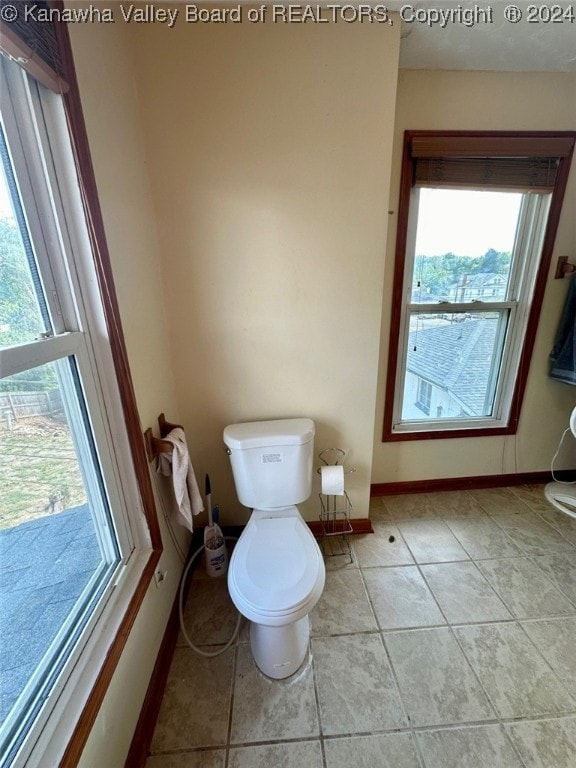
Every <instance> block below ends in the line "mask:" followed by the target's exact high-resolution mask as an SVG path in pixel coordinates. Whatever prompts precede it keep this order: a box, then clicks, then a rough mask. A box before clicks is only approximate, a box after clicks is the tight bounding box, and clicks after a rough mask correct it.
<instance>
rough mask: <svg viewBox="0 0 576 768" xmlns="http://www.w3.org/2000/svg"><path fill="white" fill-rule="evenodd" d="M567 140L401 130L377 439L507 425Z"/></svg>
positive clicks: (536, 304) (520, 379) (544, 264)
mask: <svg viewBox="0 0 576 768" xmlns="http://www.w3.org/2000/svg"><path fill="white" fill-rule="evenodd" d="M575 135H576V134H568V133H562V134H510V133H506V134H473V133H434V132H416V131H409V132H407V133H406V135H405V148H404V165H403V177H402V184H401V199H400V209H399V219H398V234H397V250H396V268H395V284H394V299H393V309H392V321H391V336H390V362H389V369H388V381H387V388H386V405H385V423H384V439H385V440H401V439H417V438H426V439H428V438H432V437H454V436H464V435H479V434H506V433H510V432H513V431H515V428H516V423H517V419H518V414H519V410H520V404H521V399H522V394H523V390H524V386H525V378H526V374H527V364H526V363H527V361H528V360H529V357H530V352H531V348H532V345H533V341H534V334H535V328H536V325H537V321H538V313H539V309H540V304H541V300H542V294H543V290H544V281H545V278H546V274H547V270H548V267H549V263H550V257H551V250H552V245H553V242H554V236H555V229H556V226H557V222H558V217H559V211H560V208H561V203H562V196H563V192H564V187H565V184H566V179H567V175H568V170H569V165H570V159H571V155H572V151H573V146H574V137H575ZM521 363H522V365H521ZM432 400H433V401H434V402H433V405H432Z"/></svg>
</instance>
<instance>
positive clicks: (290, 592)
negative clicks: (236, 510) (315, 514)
mask: <svg viewBox="0 0 576 768" xmlns="http://www.w3.org/2000/svg"><path fill="white" fill-rule="evenodd" d="M261 515H262V513H260V514H258V515H254V514H253V517H252V518H251V519H250V522H249V523H248V525H247V526H246V528H245V530H244V533H243V534H242V536H241V537H240V539H239V541H238V543H237V544H236V546H235V548H234V552H233V554H232V559H231V562H230V567H229V570H228V587H229V590H230V596H231V598H232V600H233V602H234V604H235V605H236V607H237V608H238V610H239V611H240V613H242V614H243V615H244V616H246V618H248V619H250V621H254V622H257V623H261V624H268V625H270V626H281V625H284V624H288V623H290V622H293V621H296V620H298V619H299V618H301V617H303V616H305V615H306V614H307V613H308V612H309V611H310V610H311V608H312V606H313V605H314V604H315V603H316V602H317V600H318V598H319V597H320V595H321V593H322V590H323V588H324V579H325V570H324V561H323V559H322V555H321V553H320V549H319V547H318V544H317V543H316V540H315V539H314V536H313V535H312V533H311V531H310V529H309V528H308V526H307V525H306V523H304V521H303V520H302V518H301V517H300V515H299V514H298V513H296V515H290V514H289V515H288V516H282V517H271V516H269V517H266V516H261Z"/></svg>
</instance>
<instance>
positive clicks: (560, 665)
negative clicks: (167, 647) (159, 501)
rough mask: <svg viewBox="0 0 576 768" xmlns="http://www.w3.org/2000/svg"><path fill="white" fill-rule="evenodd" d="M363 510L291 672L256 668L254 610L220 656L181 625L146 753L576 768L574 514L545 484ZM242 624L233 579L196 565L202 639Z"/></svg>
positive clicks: (299, 767)
mask: <svg viewBox="0 0 576 768" xmlns="http://www.w3.org/2000/svg"><path fill="white" fill-rule="evenodd" d="M370 514H371V518H372V520H373V525H374V529H375V534H371V535H366V536H354V537H351V540H352V547H353V554H354V561H353V563H347V564H343V563H342V559H339V558H330V559H329V560H328V562H327V579H326V587H325V590H324V594H323V596H322V598H321V599H320V601H319V603H318V605H317V606H316V608H315V609H314V611H313V613H312V614H311V622H312V640H311V655H310V657H309V659H308V660H307V663H306V664H305V665H304V667H303V668H302V669H301V670H300V672H298V673H297V674H296V675H294V676H293V677H292V678H289V679H287V680H284V681H271V680H269V679H267V678H266V677H264V676H263V675H262V674H261V673H260V672H259V671H258V670H257V669H256V667H255V666H254V663H253V661H252V658H251V654H250V646H249V642H248V640H249V637H248V629H247V626H246V625H245V624H243V625H242V627H241V631H240V634H239V638H238V642H237V643H236V644H235V645H234V646H233V647H231V648H230V649H229V650H227V651H226V652H225V653H224V654H223V655H221V656H219V657H217V658H200V657H198V656H197V655H195V654H194V652H193V651H192V650H190V649H189V648H188V647H187V646H186V644H185V642H184V641H183V638H182V637H181V638H180V640H179V643H178V647H177V649H176V653H175V656H174V660H173V663H172V667H171V671H170V676H169V680H168V685H167V688H166V692H165V695H164V699H163V701H162V706H161V710H160V714H159V718H158V722H157V725H156V729H155V732H154V736H153V741H152V747H151V756H150V757H149V758H148V761H147V763H146V766H147V768H176V767H177V768H277V767H279V768H322V767H325V768H349V766H358V767H359V768H363V767H364V766H371V768H486V767H488V768H521V767H522V766H523V767H524V768H575V766H576V520H571V519H570V518H568V517H564V516H562V515H561V514H560V513H557V512H555V511H554V510H553V509H552V508H551V507H549V505H548V504H547V503H546V501H545V500H544V497H543V493H542V487H541V486H523V487H518V488H509V489H508V488H506V489H490V490H481V491H470V492H454V493H452V492H450V493H433V494H426V495H411V496H397V497H384V498H377V499H373V500H372V504H371V513H370ZM392 537H393V538H392ZM234 623H235V614H234V610H233V608H232V606H231V603H230V601H229V598H228V595H227V591H226V584H225V580H214V579H207V578H202V575H201V573H198V576H197V578H196V579H195V582H194V584H193V586H192V590H191V594H190V598H189V601H188V605H187V608H186V626H187V629H188V632H189V634H190V635H191V637H192V638H193V640H194V641H195V642H196V643H197V644H201V645H203V646H206V649H207V650H213V649H214V648H215V647H216V646H217V645H218V644H223V643H225V642H226V640H227V638H228V637H230V635H231V633H232V629H233V626H234Z"/></svg>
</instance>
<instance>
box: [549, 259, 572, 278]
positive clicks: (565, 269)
mask: <svg viewBox="0 0 576 768" xmlns="http://www.w3.org/2000/svg"><path fill="white" fill-rule="evenodd" d="M572 272H576V264H570V263H569V261H568V256H559V257H558V262H557V264H556V272H555V273H554V277H555V278H556V279H558V278H561V277H566V275H570V274H572Z"/></svg>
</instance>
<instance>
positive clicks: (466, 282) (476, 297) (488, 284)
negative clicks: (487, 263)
mask: <svg viewBox="0 0 576 768" xmlns="http://www.w3.org/2000/svg"><path fill="white" fill-rule="evenodd" d="M507 282H508V276H507V275H498V274H496V273H495V272H478V273H477V274H475V275H463V276H462V278H461V280H460V282H459V283H455V284H454V285H451V286H450V291H449V295H450V299H451V301H458V302H466V301H488V300H489V301H499V300H501V301H503V300H504V299H505V298H506V285H507Z"/></svg>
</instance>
